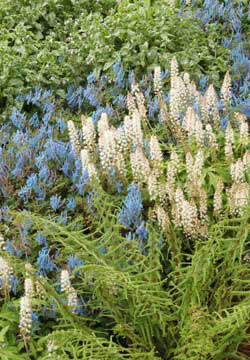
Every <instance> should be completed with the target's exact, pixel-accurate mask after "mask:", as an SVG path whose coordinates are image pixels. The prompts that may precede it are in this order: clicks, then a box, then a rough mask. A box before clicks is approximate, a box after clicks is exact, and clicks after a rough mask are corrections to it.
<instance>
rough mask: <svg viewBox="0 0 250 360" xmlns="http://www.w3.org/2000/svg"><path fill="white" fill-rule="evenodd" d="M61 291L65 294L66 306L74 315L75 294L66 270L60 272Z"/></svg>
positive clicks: (75, 305) (75, 307)
mask: <svg viewBox="0 0 250 360" xmlns="http://www.w3.org/2000/svg"><path fill="white" fill-rule="evenodd" d="M61 291H62V292H65V293H66V295H67V299H68V306H69V307H70V308H71V311H72V313H75V312H76V309H77V306H78V299H77V292H76V290H75V289H74V288H73V286H72V285H71V281H70V275H69V271H68V270H67V269H63V270H62V271H61Z"/></svg>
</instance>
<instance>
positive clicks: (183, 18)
mask: <svg viewBox="0 0 250 360" xmlns="http://www.w3.org/2000/svg"><path fill="white" fill-rule="evenodd" d="M93 4H94V5H93ZM200 6H201V5H200V4H199V3H198V4H197V5H196V6H194V8H192V7H183V6H181V5H178V6H177V7H176V8H175V9H173V10H170V7H169V5H168V2H167V1H166V2H165V3H161V4H159V3H158V2H155V3H154V5H153V6H150V4H149V3H148V2H147V1H143V0H140V1H137V2H132V1H129V0H124V1H122V2H121V3H120V4H119V6H118V5H117V2H116V1H114V0H112V1H111V0H110V1H100V2H94V3H93V2H89V1H87V0H81V1H79V2H73V1H63V0H60V1H59V0H58V1H56V0H50V1H46V2H43V3H41V2H39V1H35V2H32V4H30V3H29V2H25V1H17V2H16V1H14V2H11V1H6V0H5V1H4V2H3V4H2V7H1V10H0V19H1V24H2V32H1V38H0V46H1V53H2V56H1V61H0V70H1V88H0V106H1V108H5V107H6V106H7V104H11V103H13V101H14V97H15V96H16V95H18V93H20V92H22V91H23V89H27V90H28V89H33V88H34V86H35V85H38V84H39V85H40V86H42V87H51V88H53V89H54V90H56V91H57V94H60V95H63V94H64V95H65V93H64V91H65V87H66V86H68V85H69V84H70V83H74V84H75V85H79V84H81V85H83V84H84V83H85V82H86V76H85V74H89V73H90V72H93V71H95V72H96V75H97V76H98V75H99V74H100V72H102V71H103V70H105V69H106V70H110V69H111V68H112V65H114V64H115V63H116V62H117V61H122V63H123V66H124V71H125V72H128V71H129V70H132V69H134V70H135V72H136V73H137V75H138V74H140V76H142V75H143V74H146V73H147V71H148V70H152V69H153V68H154V66H155V65H156V64H160V65H161V66H162V67H163V68H165V69H168V70H169V63H170V59H171V57H172V54H175V55H176V57H177V59H178V61H179V63H180V65H181V68H182V70H184V71H189V72H190V73H191V74H192V76H193V78H194V79H195V80H196V81H197V80H198V77H200V76H201V75H202V74H203V75H204V74H205V75H207V76H209V77H210V79H211V80H212V81H213V83H215V85H218V84H219V82H218V81H219V80H222V74H224V73H225V72H226V70H227V69H228V66H229V65H231V60H230V57H229V53H230V49H228V48H227V47H225V45H224V44H223V43H222V40H223V39H224V38H225V37H228V32H229V31H230V30H229V28H228V26H224V25H225V23H226V24H227V20H226V18H224V19H223V24H221V23H218V24H216V22H217V19H216V18H214V17H211V19H209V21H210V23H207V24H206V28H204V27H203V24H202V22H203V20H204V19H203V15H202V14H200V13H196V11H198V10H199V7H200ZM216 9H217V8H216ZM201 10H202V11H203V13H204V12H205V11H206V10H207V9H206V6H205V5H204V7H203V8H202V9H201ZM243 14H244V16H243V17H242V19H243V20H244V21H243V25H242V28H243V29H244V33H245V34H246V35H247V34H248V31H249V26H248V24H247V22H246V21H245V18H246V15H245V14H246V6H245V5H244V7H243ZM237 21H238V20H237ZM240 21H241V20H240ZM244 33H243V32H242V34H244ZM242 56H243V55H242ZM244 56H245V55H244ZM244 61H245V60H244ZM238 76H239V77H238V80H239V78H243V77H244V75H243V73H242V71H240V73H239V74H238ZM7 108H8V106H7Z"/></svg>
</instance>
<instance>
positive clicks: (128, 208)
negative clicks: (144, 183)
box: [119, 185, 142, 229]
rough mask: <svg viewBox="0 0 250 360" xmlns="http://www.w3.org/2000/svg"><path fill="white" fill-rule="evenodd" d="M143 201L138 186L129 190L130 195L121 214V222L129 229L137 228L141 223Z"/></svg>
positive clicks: (133, 186)
mask: <svg viewBox="0 0 250 360" xmlns="http://www.w3.org/2000/svg"><path fill="white" fill-rule="evenodd" d="M141 211H142V200H141V193H140V190H139V188H138V186H137V185H131V186H129V188H128V195H127V197H126V199H125V201H124V205H123V208H122V210H121V211H120V213H119V221H120V223H121V224H122V225H124V226H125V227H126V228H127V229H129V228H131V229H133V228H135V227H137V226H138V225H139V224H140V222H141Z"/></svg>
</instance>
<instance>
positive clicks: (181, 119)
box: [0, 58, 250, 359]
mask: <svg viewBox="0 0 250 360" xmlns="http://www.w3.org/2000/svg"><path fill="white" fill-rule="evenodd" d="M162 75H163V74H162V73H161V70H160V68H159V67H156V68H155V70H154V77H153V80H152V83H151V87H152V92H153V94H154V96H155V97H156V98H157V100H158V107H159V110H158V113H159V114H158V115H159V116H157V117H156V118H158V120H157V121H156V119H154V118H153V117H152V118H150V117H149V116H148V115H149V114H148V109H147V99H146V95H145V96H144V93H143V82H142V85H141V86H140V85H139V83H140V81H139V82H137V81H136V79H135V78H134V79H133V81H132V83H131V86H130V88H129V92H128V94H127V96H126V98H125V104H123V102H121V104H120V105H119V104H118V105H117V103H116V102H115V104H114V108H113V107H112V101H111V104H110V109H111V111H110V116H109V115H108V114H107V112H105V111H103V112H102V113H101V114H100V117H97V118H95V117H93V118H91V117H89V116H85V115H84V114H81V115H78V114H75V115H73V117H72V114H71V117H70V115H69V113H67V112H65V113H61V110H60V109H61V108H60V101H59V105H58V104H57V102H56V99H57V98H55V97H54V96H53V93H49V92H47V91H42V90H41V89H36V91H35V92H32V93H29V94H28V95H27V96H22V97H19V99H18V103H17V107H16V109H14V111H13V113H12V115H11V117H10V119H9V121H8V122H6V123H5V124H3V125H2V127H1V130H0V137H1V143H2V147H1V173H0V179H1V182H0V185H1V202H2V205H3V206H2V207H1V210H0V211H1V212H0V214H1V224H0V231H1V267H0V272H1V302H2V308H1V313H0V321H1V326H2V332H1V341H2V349H1V355H0V356H1V357H2V358H3V359H5V358H13V359H15V358H17V359H19V358H20V359H21V358H23V359H25V358H27V359H36V358H41V359H47V358H54V359H57V358H58V359H72V358H73V359H83V358H84V359H93V358H96V359H114V358H115V359H147V358H148V359H173V358H174V359H186V358H190V359H197V358H200V359H229V358H230V359H231V358H232V359H237V358H244V356H245V358H247V355H246V354H247V344H248V341H249V335H248V326H249V325H248V324H249V320H248V313H249V306H250V304H249V297H248V276H249V265H248V259H249V231H250V225H249V224H250V222H249V198H250V196H249V192H250V189H249V167H250V149H249V128H248V123H247V117H246V116H245V115H244V114H242V113H239V112H236V111H235V112H232V111H230V107H231V102H232V91H231V78H230V75H229V73H227V74H226V76H225V78H224V81H223V84H222V86H221V91H220V94H216V92H215V90H214V87H213V85H212V84H209V86H208V87H207V88H206V89H205V91H204V92H203V93H201V92H199V91H198V90H197V88H196V86H195V83H194V82H191V81H190V77H189V75H188V74H187V73H184V74H181V75H180V74H179V71H178V65H177V62H176V59H175V58H173V59H172V62H171V73H170V83H171V89H170V93H169V94H164V91H163V89H162V87H163V85H162V81H161V78H162ZM91 79H92V80H91ZM91 79H89V81H93V82H94V79H93V77H92V78H91ZM148 81H149V80H148ZM145 91H146V90H145ZM72 94H73V93H71V97H70V96H69V97H68V100H69V103H70V104H71V106H73V105H74V103H72V99H74V96H73V95H72ZM76 95H77V94H75V96H76ZM78 95H79V93H78ZM72 96H73V97H72ZM115 97H117V94H115V95H114V96H113V98H115ZM57 101H58V99H57ZM18 104H19V105H18ZM76 105H77V102H76ZM18 106H19V108H18ZM59 115H60V117H59ZM63 116H64V120H63V119H62V117H63ZM72 120H74V121H72Z"/></svg>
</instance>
